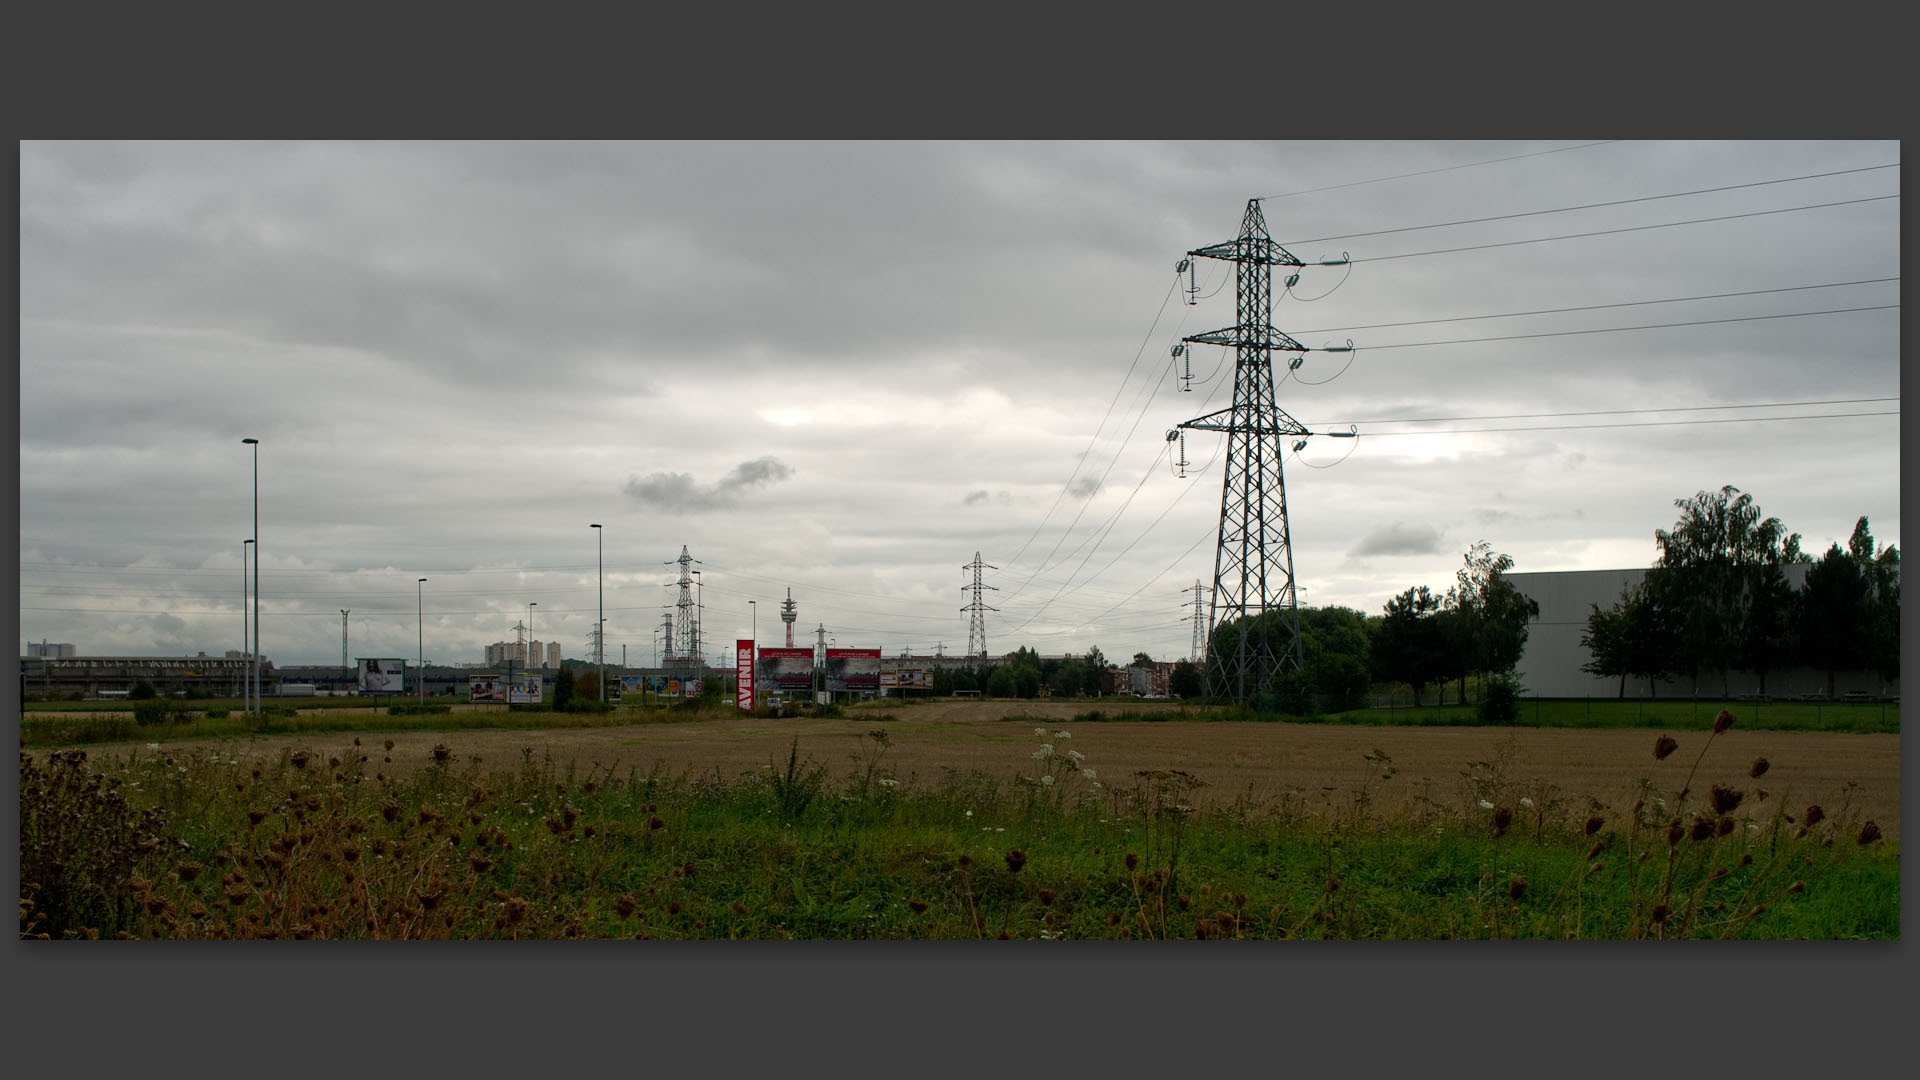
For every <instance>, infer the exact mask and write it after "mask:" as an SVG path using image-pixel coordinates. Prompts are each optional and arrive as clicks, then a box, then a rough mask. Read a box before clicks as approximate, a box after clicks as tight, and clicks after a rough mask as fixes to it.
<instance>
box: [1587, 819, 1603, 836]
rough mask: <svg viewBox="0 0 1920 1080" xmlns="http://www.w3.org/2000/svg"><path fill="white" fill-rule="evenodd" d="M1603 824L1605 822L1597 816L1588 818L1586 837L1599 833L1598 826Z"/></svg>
mask: <svg viewBox="0 0 1920 1080" xmlns="http://www.w3.org/2000/svg"><path fill="white" fill-rule="evenodd" d="M1605 824H1606V822H1605V821H1604V820H1602V819H1601V817H1600V815H1599V814H1595V815H1593V816H1592V817H1590V818H1588V819H1587V835H1588V836H1592V835H1593V834H1594V833H1597V832H1599V831H1600V826H1602V825H1605Z"/></svg>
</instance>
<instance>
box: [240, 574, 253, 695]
mask: <svg viewBox="0 0 1920 1080" xmlns="http://www.w3.org/2000/svg"><path fill="white" fill-rule="evenodd" d="M251 543H253V538H252V537H248V538H247V539H245V540H242V541H240V711H241V712H243V713H251V712H253V676H252V665H251V664H249V663H248V661H247V656H248V654H249V653H251V652H252V649H251V648H250V647H249V646H248V645H247V597H248V595H249V591H248V589H247V545H248V544H251Z"/></svg>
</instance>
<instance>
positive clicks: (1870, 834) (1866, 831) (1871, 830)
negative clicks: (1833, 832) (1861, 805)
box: [1854, 821, 1880, 847]
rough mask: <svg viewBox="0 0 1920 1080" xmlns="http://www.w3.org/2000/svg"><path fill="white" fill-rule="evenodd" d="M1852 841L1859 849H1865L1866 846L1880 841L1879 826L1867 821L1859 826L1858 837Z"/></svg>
mask: <svg viewBox="0 0 1920 1080" xmlns="http://www.w3.org/2000/svg"><path fill="white" fill-rule="evenodd" d="M1854 839H1855V842H1856V843H1858V844H1859V845H1860V846H1861V847H1866V846H1867V845H1868V844H1871V843H1873V842H1874V841H1875V840H1878V839H1880V826H1878V825H1876V824H1874V823H1873V822H1871V821H1869V822H1867V823H1866V824H1865V825H1862V826H1860V835H1859V836H1857V837H1855V838H1854Z"/></svg>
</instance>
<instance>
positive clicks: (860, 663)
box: [827, 649, 880, 692]
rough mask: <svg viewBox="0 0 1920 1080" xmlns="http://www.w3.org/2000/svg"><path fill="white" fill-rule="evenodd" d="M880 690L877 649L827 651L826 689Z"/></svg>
mask: <svg viewBox="0 0 1920 1080" xmlns="http://www.w3.org/2000/svg"><path fill="white" fill-rule="evenodd" d="M879 688H880V650H879V649H828V650H827V689H828V690H863V691H868V692H872V691H874V690H877V689H879Z"/></svg>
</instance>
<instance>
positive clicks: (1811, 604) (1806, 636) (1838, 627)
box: [1800, 544, 1872, 696]
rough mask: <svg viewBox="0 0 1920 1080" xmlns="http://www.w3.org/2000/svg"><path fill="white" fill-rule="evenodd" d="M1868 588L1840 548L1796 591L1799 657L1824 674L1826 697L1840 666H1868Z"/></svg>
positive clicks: (1830, 552) (1856, 563) (1853, 561)
mask: <svg viewBox="0 0 1920 1080" xmlns="http://www.w3.org/2000/svg"><path fill="white" fill-rule="evenodd" d="M1871 618H1872V590H1871V587H1870V586H1869V585H1868V583H1867V575H1866V574H1865V572H1864V571H1862V569H1861V567H1860V563H1859V561H1858V560H1856V559H1855V558H1854V557H1853V555H1852V554H1851V553H1850V552H1848V551H1845V550H1843V549H1842V548H1841V547H1840V545H1839V544H1835V545H1833V546H1832V547H1830V548H1828V549H1827V553H1826V554H1825V555H1823V556H1821V557H1820V561H1818V562H1816V563H1814V564H1813V566H1811V567H1809V568H1808V570H1807V583H1806V585H1805V586H1804V587H1803V588H1802V589H1801V590H1800V642H1801V655H1802V656H1803V657H1804V658H1805V659H1806V660H1807V662H1808V663H1809V664H1810V665H1812V666H1813V667H1816V668H1819V669H1821V670H1823V671H1825V672H1826V673H1827V694H1828V695H1829V696H1831V695H1832V694H1833V688H1834V675H1835V673H1836V672H1838V671H1839V670H1840V669H1842V668H1866V667H1869V666H1871V653H1870V652H1869V648H1868V646H1869V642H1870V640H1871V639H1870V638H1869V636H1868V627H1869V624H1870V622H1871Z"/></svg>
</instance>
